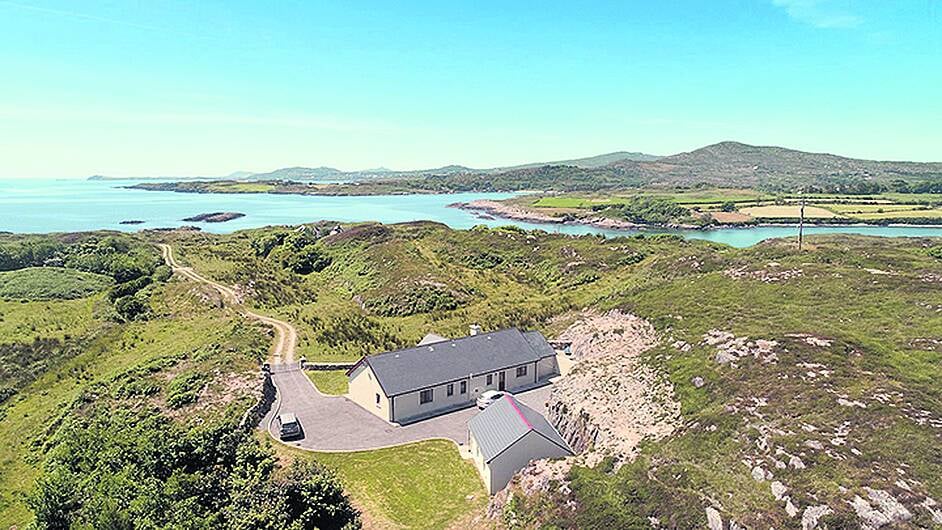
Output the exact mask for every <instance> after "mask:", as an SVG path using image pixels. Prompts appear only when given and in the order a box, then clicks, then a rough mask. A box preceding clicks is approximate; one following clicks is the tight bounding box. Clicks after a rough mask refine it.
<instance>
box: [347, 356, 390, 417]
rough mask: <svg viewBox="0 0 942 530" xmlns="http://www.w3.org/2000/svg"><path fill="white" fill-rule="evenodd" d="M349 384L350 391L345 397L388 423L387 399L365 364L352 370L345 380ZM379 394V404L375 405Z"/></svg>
mask: <svg viewBox="0 0 942 530" xmlns="http://www.w3.org/2000/svg"><path fill="white" fill-rule="evenodd" d="M347 379H348V380H349V383H350V389H349V391H348V393H347V396H348V397H349V398H350V400H351V401H353V402H354V403H356V404H357V405H360V406H361V407H363V408H365V409H366V410H368V411H370V412H372V413H373V414H376V415H377V416H379V417H380V418H382V419H384V420H386V421H390V419H391V418H390V416H389V402H390V400H389V398H388V397H386V393H385V392H383V389H382V387H380V386H379V382H377V381H376V376H374V375H373V370H372V369H371V368H370V367H369V365H367V364H366V363H360V365H359V366H357V367H356V368H354V369H353V372H352V373H351V374H350V375H349V376H348V378H347ZM377 394H379V404H377V403H376V395H377Z"/></svg>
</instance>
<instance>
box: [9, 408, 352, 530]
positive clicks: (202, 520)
mask: <svg viewBox="0 0 942 530" xmlns="http://www.w3.org/2000/svg"><path fill="white" fill-rule="evenodd" d="M233 421H235V420H230V421H218V422H212V423H210V424H201V425H197V426H192V427H186V426H184V425H181V424H179V423H175V422H173V421H172V420H170V419H168V418H167V417H165V416H163V415H161V414H160V413H159V412H158V411H155V410H152V409H143V410H137V409H136V408H124V407H113V408H108V407H102V406H100V405H92V406H91V408H90V409H89V410H86V411H85V412H84V413H83V414H81V415H75V416H72V417H70V419H69V420H68V421H67V422H66V424H64V425H63V427H62V428H60V430H59V432H58V433H57V434H56V435H55V439H54V446H53V448H52V450H51V451H50V453H49V457H48V460H47V462H46V464H45V466H44V469H43V473H42V475H41V476H40V478H39V480H38V481H37V483H36V486H35V488H34V489H33V491H32V493H31V494H30V495H29V497H28V500H27V503H28V505H29V507H30V508H31V509H32V511H33V514H34V516H35V520H34V523H33V525H34V527H35V528H36V529H41V530H46V529H48V530H52V529H68V528H73V529H86V528H88V529H91V528H96V529H98V528H102V529H122V530H123V529H132V528H201V529H220V530H221V529H231V528H241V529H258V530H262V529H265V530H269V529H270V530H275V529H281V528H284V529H289V530H313V529H315V528H319V529H356V528H360V520H359V514H358V513H357V511H356V509H355V508H353V506H352V505H351V504H350V501H349V499H348V498H347V497H346V495H345V494H344V493H343V490H342V488H341V485H340V483H339V481H338V480H337V478H336V477H335V476H334V474H333V473H331V472H330V471H328V470H326V469H324V468H323V467H320V466H318V465H316V464H312V463H306V464H295V465H293V466H292V467H291V468H289V469H288V471H287V472H286V473H284V474H283V475H278V474H276V470H277V468H276V465H275V460H274V458H273V456H272V454H271V453H270V451H267V450H264V449H263V448H262V447H261V446H260V445H259V443H258V441H257V440H256V439H255V437H254V435H253V434H252V432H251V431H250V430H245V429H240V428H238V427H237V426H236V425H235V424H234V423H233Z"/></svg>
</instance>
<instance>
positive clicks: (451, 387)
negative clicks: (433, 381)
mask: <svg viewBox="0 0 942 530" xmlns="http://www.w3.org/2000/svg"><path fill="white" fill-rule="evenodd" d="M446 393H447V394H448V395H449V396H453V395H455V384H454V383H451V384H449V385H448V389H447V392H446Z"/></svg>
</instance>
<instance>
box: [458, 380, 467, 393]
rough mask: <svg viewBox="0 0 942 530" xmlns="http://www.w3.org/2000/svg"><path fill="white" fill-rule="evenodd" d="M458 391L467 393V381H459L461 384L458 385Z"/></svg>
mask: <svg viewBox="0 0 942 530" xmlns="http://www.w3.org/2000/svg"><path fill="white" fill-rule="evenodd" d="M458 392H460V393H462V394H467V393H468V382H467V381H462V382H461V384H460V385H459V386H458Z"/></svg>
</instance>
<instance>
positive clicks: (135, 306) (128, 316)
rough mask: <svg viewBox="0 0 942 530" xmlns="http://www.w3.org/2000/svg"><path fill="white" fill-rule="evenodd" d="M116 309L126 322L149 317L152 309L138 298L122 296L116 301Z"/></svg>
mask: <svg viewBox="0 0 942 530" xmlns="http://www.w3.org/2000/svg"><path fill="white" fill-rule="evenodd" d="M114 309H115V311H116V312H117V313H118V315H119V316H120V317H121V319H122V320H124V321H125V322H130V321H132V320H141V319H143V318H145V317H146V316H147V313H148V311H150V308H149V307H148V306H147V304H146V303H144V302H143V301H141V300H140V299H139V298H138V297H137V296H134V295H130V296H122V297H121V298H118V299H117V300H115V301H114Z"/></svg>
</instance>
